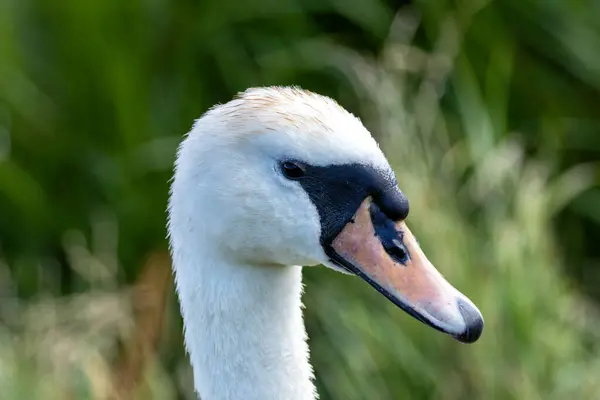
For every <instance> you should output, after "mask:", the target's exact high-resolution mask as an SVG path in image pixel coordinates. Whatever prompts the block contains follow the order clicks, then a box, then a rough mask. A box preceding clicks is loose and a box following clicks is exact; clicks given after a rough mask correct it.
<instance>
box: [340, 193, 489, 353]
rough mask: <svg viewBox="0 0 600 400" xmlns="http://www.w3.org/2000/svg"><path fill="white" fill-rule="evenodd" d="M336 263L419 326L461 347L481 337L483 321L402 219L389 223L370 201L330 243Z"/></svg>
mask: <svg viewBox="0 0 600 400" xmlns="http://www.w3.org/2000/svg"><path fill="white" fill-rule="evenodd" d="M331 247H332V250H333V252H334V254H335V258H336V259H337V260H335V259H334V260H333V261H336V263H338V264H341V265H342V266H343V267H345V268H346V269H348V270H349V271H351V272H353V273H355V274H357V275H359V276H360V277H362V278H363V279H365V280H366V281H367V282H368V283H369V284H371V285H372V286H374V287H375V288H376V289H377V290H378V291H379V292H381V293H382V294H383V295H385V296H386V297H387V298H388V299H390V300H391V301H392V302H393V303H394V304H396V305H397V306H399V307H400V308H402V309H403V310H405V311H406V312H408V313H409V314H410V315H412V316H413V317H415V318H417V319H418V320H420V321H421V322H424V323H426V324H428V325H430V326H432V327H434V328H435V329H438V330H440V331H442V332H445V333H448V334H450V335H452V336H453V337H454V338H456V339H457V340H459V341H461V342H464V343H472V342H475V341H476V340H477V339H479V337H480V335H481V332H482V330H483V317H482V316H481V313H480V312H479V310H478V309H477V307H475V305H474V304H473V303H472V302H471V301H470V300H469V299H468V298H467V297H465V296H464V295H463V294H461V293H460V292H459V291H458V290H456V289H455V288H454V287H453V286H452V285H450V283H448V281H446V279H444V277H443V276H442V275H441V274H440V273H439V272H438V271H437V269H436V268H435V267H434V266H433V265H432V264H431V262H429V260H428V259H427V257H426V256H425V254H424V253H423V251H422V250H421V248H420V246H419V244H418V242H417V240H416V239H415V237H414V236H413V234H412V233H411V231H410V230H409V229H408V227H407V226H406V223H405V222H404V221H399V222H397V221H392V220H391V219H389V218H387V217H386V215H385V214H384V213H383V212H382V211H381V210H380V209H379V207H378V206H377V205H376V204H375V203H374V202H373V201H372V199H371V198H367V199H365V201H363V203H362V204H361V206H360V207H359V209H358V211H357V212H356V214H355V215H354V218H353V219H352V220H351V221H350V222H348V223H347V224H346V226H345V227H344V228H343V229H342V230H341V232H340V233H339V234H338V235H337V237H336V238H335V239H334V241H333V243H332V244H331Z"/></svg>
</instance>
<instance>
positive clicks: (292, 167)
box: [281, 161, 304, 179]
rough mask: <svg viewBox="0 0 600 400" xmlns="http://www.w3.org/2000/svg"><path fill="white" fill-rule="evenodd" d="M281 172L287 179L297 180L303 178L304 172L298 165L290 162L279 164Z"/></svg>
mask: <svg viewBox="0 0 600 400" xmlns="http://www.w3.org/2000/svg"><path fill="white" fill-rule="evenodd" d="M281 171H282V172H283V175H285V177H286V178H288V179H298V178H302V177H303V176H304V170H303V169H302V168H301V167H300V166H299V165H298V164H296V163H293V162H291V161H284V162H283V163H281Z"/></svg>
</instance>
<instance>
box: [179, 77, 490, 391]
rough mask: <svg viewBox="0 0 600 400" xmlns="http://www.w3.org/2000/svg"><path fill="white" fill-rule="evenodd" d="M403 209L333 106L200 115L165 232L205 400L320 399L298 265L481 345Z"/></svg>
mask: <svg viewBox="0 0 600 400" xmlns="http://www.w3.org/2000/svg"><path fill="white" fill-rule="evenodd" d="M408 209H409V207H408V201H407V199H406V197H405V196H404V194H403V193H402V192H401V191H400V189H399V188H398V185H397V182H396V178H395V175H394V173H393V171H392V169H391V168H390V166H389V164H388V162H387V160H386V158H385V156H384V155H383V153H382V152H381V151H380V149H379V147H378V145H377V143H376V142H375V140H374V139H373V138H372V137H371V135H370V133H369V132H368V131H367V129H366V128H365V127H364V126H363V125H362V123H361V122H360V120H359V119H358V118H356V117H354V116H353V115H352V114H350V113H349V112H347V111H346V110H344V109H343V108H342V107H341V106H339V105H338V104H337V103H336V102H334V101H333V100H331V99H330V98H327V97H324V96H320V95H317V94H314V93H311V92H308V91H304V90H301V89H299V88H288V87H269V88H254V89H248V90H247V91H245V92H243V93H240V94H239V95H238V97H237V98H235V99H234V100H232V101H230V102H228V103H226V104H224V105H217V106H215V107H213V108H211V109H210V110H209V111H208V112H207V113H205V114H204V115H203V116H202V117H201V118H200V119H198V120H197V121H196V122H195V124H194V126H193V128H192V130H191V131H190V133H189V134H188V135H187V136H186V138H185V139H184V140H183V142H182V143H181V145H180V147H179V150H178V154H177V161H176V163H175V174H174V178H173V181H172V186H171V196H170V200H169V223H168V231H169V238H170V244H171V252H172V256H173V265H174V273H175V281H176V288H177V292H178V295H179V300H180V306H181V313H182V316H183V321H184V331H185V332H184V339H185V344H186V348H187V351H188V353H189V356H190V361H191V364H192V367H193V372H194V385H195V389H196V392H197V394H198V395H199V396H200V397H201V399H202V400H234V399H240V400H242V399H243V400H312V399H315V398H317V393H316V390H315V386H314V384H313V371H312V368H311V366H310V363H309V351H308V346H307V343H306V331H305V328H304V322H303V317H302V303H301V295H302V282H301V280H302V278H301V268H302V267H301V266H314V265H318V264H322V265H325V266H326V267H329V268H332V269H334V270H336V271H340V272H343V273H347V274H354V275H358V276H359V277H361V278H362V279H364V280H365V281H367V282H368V283H369V284H370V285H372V286H373V287H374V288H375V289H377V290H378V291H379V292H380V293H381V294H383V295H384V296H385V297H387V298H388V299H389V300H391V301H392V302H393V303H394V304H396V305H397V306H398V307H400V308H401V309H403V310H404V311H406V312H408V313H409V314H410V315H412V316H413V317H415V318H417V319H418V320H420V321H422V322H424V323H425V324H427V325H430V326H432V327H433V328H435V329H437V330H440V331H443V332H446V333H448V334H450V335H451V336H453V337H455V338H456V339H458V340H459V341H461V342H465V343H472V342H474V341H476V340H477V339H478V338H479V336H480V334H481V332H482V329H483V318H482V316H481V314H480V312H479V310H478V309H477V308H476V307H475V305H473V303H472V302H471V301H470V300H468V299H467V298H466V297H465V296H464V295H462V294H461V293H460V292H458V291H457V290H456V289H455V288H454V287H453V286H451V285H450V284H449V283H448V282H447V281H446V280H445V279H444V278H443V277H442V275H440V274H439V273H438V272H437V270H436V269H435V268H434V267H433V265H432V264H431V263H430V262H429V261H428V260H427V258H426V257H425V255H424V254H423V252H422V251H421V249H420V247H419V245H418V242H417V241H416V239H415V238H414V237H413V235H412V234H411V232H410V230H409V229H408V227H407V226H406V224H405V223H404V220H405V219H406V217H407V215H408ZM332 301H335V299H332Z"/></svg>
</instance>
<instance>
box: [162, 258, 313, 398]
mask: <svg viewBox="0 0 600 400" xmlns="http://www.w3.org/2000/svg"><path fill="white" fill-rule="evenodd" d="M184 258H185V257H177V254H175V257H174V261H175V276H176V282H177V290H178V293H179V298H180V303H181V311H182V315H183V320H184V325H185V343H186V347H187V350H188V352H189V355H190V359H191V364H192V368H193V371H194V384H195V387H196V391H197V392H198V394H199V396H200V397H201V398H202V400H229V399H231V400H233V399H242V398H243V399H247V400H254V399H256V400H258V399H261V400H264V399H289V400H313V399H315V398H316V392H315V388H314V384H313V382H312V378H313V373H312V369H311V366H310V364H309V351H308V346H307V343H306V330H305V327H304V321H303V317H302V303H301V295H302V270H301V267H299V266H285V267H283V266H267V265H242V264H238V263H234V262H231V261H225V260H223V259H219V258H218V257H206V256H204V257H202V258H201V259H202V262H198V263H194V262H189V261H188V262H182V261H183V259H184ZM188 260H189V258H188Z"/></svg>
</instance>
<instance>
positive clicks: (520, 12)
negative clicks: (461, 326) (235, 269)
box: [0, 0, 600, 400]
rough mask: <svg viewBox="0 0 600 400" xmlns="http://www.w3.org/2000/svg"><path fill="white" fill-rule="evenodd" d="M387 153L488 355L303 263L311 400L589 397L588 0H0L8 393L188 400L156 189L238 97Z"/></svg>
mask: <svg viewBox="0 0 600 400" xmlns="http://www.w3.org/2000/svg"><path fill="white" fill-rule="evenodd" d="M273 84H276V85H291V84H294V85H300V86H302V87H304V88H306V89H310V90H313V91H316V92H319V93H322V94H325V95H329V96H331V97H333V98H335V99H337V100H338V101H339V102H340V103H341V104H342V105H343V106H344V107H346V108H347V109H349V110H350V111H352V112H354V113H356V114H357V115H359V116H360V117H361V118H362V119H363V121H364V123H365V125H366V126H367V127H368V128H369V129H370V130H371V131H372V132H373V134H374V136H376V138H377V139H378V140H379V141H380V143H381V144H382V149H383V150H384V152H385V153H386V155H387V156H388V157H389V159H390V161H391V163H392V164H393V166H394V168H395V170H396V172H397V176H398V180H399V182H400V185H401V188H402V189H403V191H404V192H405V193H406V194H407V196H408V197H409V199H410V201H411V209H412V211H411V216H410V218H409V223H410V225H411V228H412V229H413V231H414V232H415V233H416V234H417V236H418V237H419V240H420V242H421V244H422V247H423V248H424V250H425V252H426V253H427V254H428V256H429V258H430V259H431V260H432V262H433V263H434V264H435V265H436V266H437V267H438V269H439V270H440V271H441V272H442V273H444V274H445V275H446V276H447V277H448V279H449V280H450V281H451V282H452V283H453V284H455V285H456V286H457V287H458V288H459V289H460V290H461V291H463V292H464V293H465V294H467V295H468V296H469V297H470V298H471V299H472V300H473V301H474V302H475V303H476V304H477V305H478V306H479V307H480V309H481V311H482V312H483V314H484V316H485V319H486V329H485V330H484V334H483V336H482V338H481V339H480V341H479V342H477V343H476V344H474V345H471V346H465V345H461V344H459V343H457V342H455V341H453V340H452V339H450V338H449V337H447V336H445V335H442V334H440V333H438V332H435V331H434V330H432V329H430V328H428V327H426V326H424V325H422V324H420V323H419V322H417V321H415V320H413V319H411V318H410V317H409V316H408V315H406V314H404V313H403V312H401V311H400V310H398V309H397V308H395V307H394V306H393V305H392V304H391V303H389V302H388V301H387V300H385V299H384V298H383V297H381V296H379V295H378V294H377V293H376V292H375V291H374V290H372V289H371V288H370V287H368V285H366V284H364V283H363V282H361V281H359V280H358V279H353V278H352V277H347V276H341V275H339V274H336V273H334V272H331V271H327V270H325V269H323V268H318V269H310V270H306V271H305V280H306V282H307V290H306V294H305V304H306V306H307V308H306V323H307V329H308V333H309V336H310V346H311V352H312V353H311V357H312V363H313V365H314V367H315V370H316V375H317V384H318V388H319V392H320V394H321V398H322V399H324V400H329V399H336V400H337V399H357V400H358V399H401V398H410V399H544V400H547V399H600V308H599V307H600V303H599V302H600V247H598V242H600V168H599V165H600V164H599V163H598V161H599V160H600V1H597V0H571V1H542V0H537V1H535V0H527V1H523V0H503V1H491V0H460V1H459V0H455V1H451V0H437V1H433V0H429V1H428V0H413V1H408V0H405V1H400V0H396V1H392V0H385V1H384V0H377V1H376V0H369V1H360V0H346V1H340V0H255V1H226V0H221V1H208V0H202V1H192V0H179V1H170V2H169V1H166V0H131V1H117V0H104V1H78V0H62V1H49V0H1V1H0V210H1V211H0V388H1V389H0V398H1V399H7V400H13V399H45V400H47V399H109V398H110V399H117V398H125V399H129V398H146V399H149V398H152V399H194V394H193V384H192V380H191V373H190V367H189V365H188V360H187V358H186V355H185V353H184V350H183V345H182V333H181V328H182V326H181V320H180V317H179V312H178V304H177V299H176V296H175V295H174V292H173V288H172V286H171V285H172V284H171V272H170V263H169V257H168V249H167V242H166V239H165V235H166V229H165V220H166V212H165V208H166V201H167V195H168V181H169V179H170V177H171V175H172V164H173V161H174V154H175V149H176V146H177V144H178V143H179V141H180V140H181V138H182V135H183V134H185V133H186V132H187V131H188V130H189V128H190V127H191V124H192V122H193V120H194V119H195V118H198V117H199V116H200V115H201V114H202V113H203V112H204V111H206V109H207V108H208V107H210V106H211V105H213V104H215V103H218V102H226V101H228V100H229V99H230V98H231V97H232V96H233V95H234V94H235V93H236V92H238V91H242V90H244V89H246V88H247V87H250V86H262V85H273Z"/></svg>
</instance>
